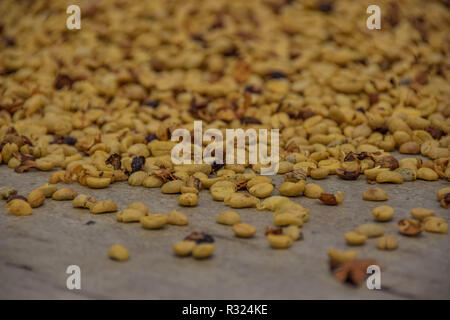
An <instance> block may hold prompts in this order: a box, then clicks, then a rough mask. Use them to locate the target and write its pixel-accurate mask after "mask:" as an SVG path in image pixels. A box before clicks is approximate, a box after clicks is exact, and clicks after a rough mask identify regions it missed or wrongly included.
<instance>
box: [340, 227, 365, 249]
mask: <svg viewBox="0 0 450 320" xmlns="http://www.w3.org/2000/svg"><path fill="white" fill-rule="evenodd" d="M366 240H367V236H366V235H365V234H361V233H358V232H355V231H350V232H347V233H346V234H345V241H347V244H349V245H352V246H359V245H362V244H364V243H365V242H366Z"/></svg>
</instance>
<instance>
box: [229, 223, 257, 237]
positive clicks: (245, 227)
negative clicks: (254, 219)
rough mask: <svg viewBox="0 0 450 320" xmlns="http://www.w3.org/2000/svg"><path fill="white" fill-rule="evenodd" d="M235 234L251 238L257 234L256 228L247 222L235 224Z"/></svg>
mask: <svg viewBox="0 0 450 320" xmlns="http://www.w3.org/2000/svg"><path fill="white" fill-rule="evenodd" d="M233 231H234V234H235V235H236V236H237V237H240V238H251V237H253V236H254V235H255V234H256V228H255V227H254V226H252V225H250V224H247V223H238V224H235V225H234V226H233Z"/></svg>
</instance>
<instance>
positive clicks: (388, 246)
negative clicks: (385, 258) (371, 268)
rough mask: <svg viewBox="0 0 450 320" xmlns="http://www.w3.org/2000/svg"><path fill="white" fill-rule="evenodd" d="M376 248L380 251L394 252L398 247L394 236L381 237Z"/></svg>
mask: <svg viewBox="0 0 450 320" xmlns="http://www.w3.org/2000/svg"><path fill="white" fill-rule="evenodd" d="M377 247H378V249H380V250H395V249H397V247H398V242H397V238H395V237H394V236H383V237H380V238H379V239H378V241H377Z"/></svg>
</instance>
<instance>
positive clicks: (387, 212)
mask: <svg viewBox="0 0 450 320" xmlns="http://www.w3.org/2000/svg"><path fill="white" fill-rule="evenodd" d="M372 215H373V216H374V218H375V219H377V220H378V221H389V220H391V219H392V217H393V216H394V209H393V208H392V207H390V206H379V207H376V208H375V209H373V210H372Z"/></svg>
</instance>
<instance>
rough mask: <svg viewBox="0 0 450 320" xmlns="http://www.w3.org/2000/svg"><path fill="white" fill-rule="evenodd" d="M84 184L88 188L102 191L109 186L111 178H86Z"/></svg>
mask: <svg viewBox="0 0 450 320" xmlns="http://www.w3.org/2000/svg"><path fill="white" fill-rule="evenodd" d="M86 183H87V186H88V187H89V188H93V189H102V188H106V187H107V186H109V185H110V184H111V178H97V177H88V178H87V179H86Z"/></svg>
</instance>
